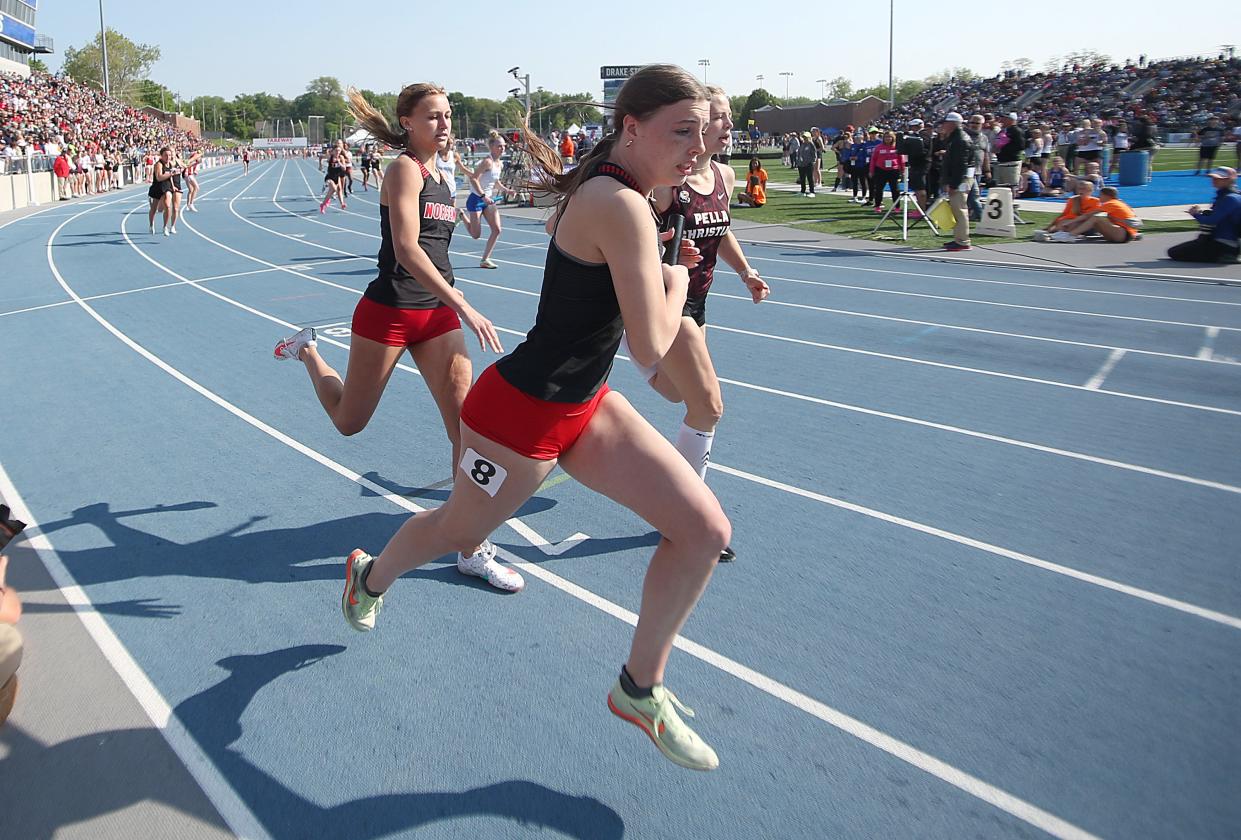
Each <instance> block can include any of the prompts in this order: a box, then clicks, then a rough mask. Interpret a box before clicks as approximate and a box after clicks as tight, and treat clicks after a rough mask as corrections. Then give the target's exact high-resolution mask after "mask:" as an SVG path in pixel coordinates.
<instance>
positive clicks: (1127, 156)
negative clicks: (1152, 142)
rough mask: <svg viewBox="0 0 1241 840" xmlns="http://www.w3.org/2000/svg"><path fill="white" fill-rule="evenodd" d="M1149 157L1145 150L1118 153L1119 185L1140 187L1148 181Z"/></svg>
mask: <svg viewBox="0 0 1241 840" xmlns="http://www.w3.org/2000/svg"><path fill="white" fill-rule="evenodd" d="M1150 168H1151V156H1150V152H1148V151H1146V150H1144V149H1143V150H1141V151H1136V152H1121V153H1120V185H1121V186H1122V187H1142V186H1145V185H1146V182H1147V181H1149V180H1150Z"/></svg>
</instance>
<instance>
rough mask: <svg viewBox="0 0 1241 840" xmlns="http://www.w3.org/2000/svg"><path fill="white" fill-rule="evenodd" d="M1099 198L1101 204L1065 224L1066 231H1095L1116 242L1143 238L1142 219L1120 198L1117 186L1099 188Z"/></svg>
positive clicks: (1083, 232)
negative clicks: (1140, 230)
mask: <svg viewBox="0 0 1241 840" xmlns="http://www.w3.org/2000/svg"><path fill="white" fill-rule="evenodd" d="M1099 198H1100V199H1101V201H1100V203H1099V206H1098V207H1096V208H1094V210H1092V211H1090V212H1089V213H1083V214H1081V217H1080V218H1078V219H1074V220H1073V221H1072V222H1069V223H1068V224H1067V225H1065V227H1064V231H1065V233H1069V234H1072V235H1074V236H1082V235H1084V234H1087V233H1090V232H1091V231H1093V232H1095V233H1098V234H1099V235H1100V236H1102V237H1103V238H1104V239H1105V240H1107V241H1108V242H1116V243H1122V242H1132V241H1133V240H1135V239H1141V238H1142V234H1140V233H1138V227H1139V226H1140V225H1141V224H1142V220H1141V219H1139V218H1138V214H1137V213H1135V212H1133V208H1132V207H1130V206H1129V205H1128V204H1125V203H1124V202H1123V201H1121V200H1120V193H1118V192H1117V191H1116V188H1115V187H1104V188H1103V189H1101V190H1099ZM1077 241H1079V242H1080V241H1081V240H1080V239H1078V240H1077Z"/></svg>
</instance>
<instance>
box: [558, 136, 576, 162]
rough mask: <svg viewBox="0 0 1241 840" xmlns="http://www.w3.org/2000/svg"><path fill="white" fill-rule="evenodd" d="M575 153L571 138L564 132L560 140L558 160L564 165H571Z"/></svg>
mask: <svg viewBox="0 0 1241 840" xmlns="http://www.w3.org/2000/svg"><path fill="white" fill-rule="evenodd" d="M576 152H577V147H576V146H575V145H574V144H573V138H572V137H570V136H569V132H567V131H566V132H565V133H564V136H563V137H561V138H560V160H561V161H562V162H564V163H573V156H574V154H575V153H576Z"/></svg>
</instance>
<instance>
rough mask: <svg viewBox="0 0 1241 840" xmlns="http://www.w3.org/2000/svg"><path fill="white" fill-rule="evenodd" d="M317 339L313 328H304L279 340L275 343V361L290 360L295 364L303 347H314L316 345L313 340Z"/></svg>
mask: <svg viewBox="0 0 1241 840" xmlns="http://www.w3.org/2000/svg"><path fill="white" fill-rule="evenodd" d="M317 337H318V336H317V335H316V333H315V328H314V327H306V328H304V329H300V330H298V331H297V332H295V333H293V335H291V336H289V337H288V338H282V339H280V341H278V342H276V349H275V351H274V353H275V357H276V361H280V360H282V359H292V360H293V361H295V362H296V361H297V360H298V358H299V357H300V354H301V352H302V348H303V347H314V346H316V345H317V344H318V342H317V341H316V340H315V339H316V338H317Z"/></svg>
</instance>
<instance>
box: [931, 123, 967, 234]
mask: <svg viewBox="0 0 1241 840" xmlns="http://www.w3.org/2000/svg"><path fill="white" fill-rule="evenodd" d="M962 122H963V120H962V119H961V115H960V114H958V113H957V112H955V111H951V112H949V113H948V114H947V115H946V116H945V117H944V119H943V122H941V123H940V124H939V133H940V137H941V139H942V140H943V141H944V156H943V160H942V162H941V164H940V167H941V170H940V171H941V177H942V178H943V180H944V184H945V186H947V188H948V206H949V207H951V208H952V217H953V219H954V220H955V222H956V224H955V225H953V228H952V239H951V240H950V241H949V242H946V243H945V244H944V250H945V251H968V250H970V220H969V215H968V214H967V213H966V209H965V205H966V201H967V199H968V198H969V194H970V187H971V186H973V182H974V177H973V169H974V144H973V142H971V141H970V138H969V135H968V134H966V133H965V131H964V130H963V129H962V128H961V123H962Z"/></svg>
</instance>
